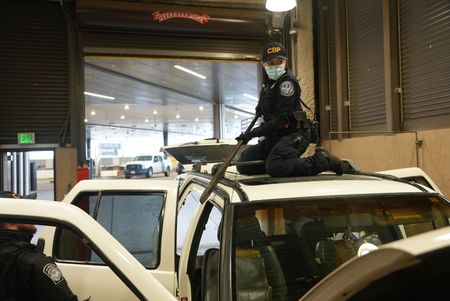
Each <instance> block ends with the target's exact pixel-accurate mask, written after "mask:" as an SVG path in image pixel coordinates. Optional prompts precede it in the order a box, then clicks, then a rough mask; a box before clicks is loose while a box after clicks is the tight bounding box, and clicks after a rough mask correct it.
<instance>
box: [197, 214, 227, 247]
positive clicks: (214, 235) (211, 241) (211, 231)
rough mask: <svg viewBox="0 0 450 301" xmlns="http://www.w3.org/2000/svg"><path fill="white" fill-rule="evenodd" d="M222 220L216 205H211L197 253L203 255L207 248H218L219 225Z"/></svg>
mask: <svg viewBox="0 0 450 301" xmlns="http://www.w3.org/2000/svg"><path fill="white" fill-rule="evenodd" d="M221 221H222V212H220V210H219V209H217V207H215V206H214V207H212V209H211V212H210V213H209V217H208V221H207V222H206V225H205V227H204V229H203V233H202V235H201V238H200V244H199V246H198V250H197V255H203V254H204V253H205V251H206V250H208V249H212V248H215V249H220V241H219V237H218V236H219V227H220V223H221Z"/></svg>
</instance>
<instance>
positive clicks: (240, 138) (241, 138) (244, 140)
mask: <svg viewBox="0 0 450 301" xmlns="http://www.w3.org/2000/svg"><path fill="white" fill-rule="evenodd" d="M251 133H252V132H247V133H241V134H240V135H239V136H237V137H236V140H237V141H242V143H244V144H247V143H248V142H249V141H250V140H252V138H253V136H252V134H251Z"/></svg>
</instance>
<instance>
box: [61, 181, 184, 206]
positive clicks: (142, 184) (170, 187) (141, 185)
mask: <svg viewBox="0 0 450 301" xmlns="http://www.w3.org/2000/svg"><path fill="white" fill-rule="evenodd" d="M99 190H115V191H119V190H124V191H127V190H141V191H167V192H168V193H170V194H173V195H174V198H176V193H177V182H176V181H172V180H159V179H134V180H133V181H130V180H127V179H111V180H97V179H95V180H83V181H80V182H78V183H77V184H76V185H75V186H74V187H72V189H71V190H70V191H69V193H68V194H67V195H66V196H65V197H64V199H63V202H66V203H70V202H71V201H73V199H74V198H75V197H76V195H77V194H79V193H80V192H82V191H99Z"/></svg>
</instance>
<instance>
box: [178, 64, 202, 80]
mask: <svg viewBox="0 0 450 301" xmlns="http://www.w3.org/2000/svg"><path fill="white" fill-rule="evenodd" d="M173 67H174V68H176V69H178V70H181V71H184V72H186V73H189V74H191V75H194V76H197V77H199V78H201V79H206V76H204V75H201V74H200V73H197V72H195V71H192V70H189V69H187V68H184V67H181V66H180V65H175V66H173Z"/></svg>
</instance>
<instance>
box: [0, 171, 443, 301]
mask: <svg viewBox="0 0 450 301" xmlns="http://www.w3.org/2000/svg"><path fill="white" fill-rule="evenodd" d="M415 171H417V170H415ZM412 173H413V171H410V174H409V175H411V174H412ZM211 177H212V176H211V175H210V174H209V173H205V172H204V170H200V171H197V172H188V173H186V174H183V175H181V176H179V177H178V179H177V181H172V180H158V179H155V180H153V181H150V182H149V181H145V180H136V181H132V182H129V181H126V180H87V181H82V182H80V183H78V184H77V185H76V186H75V187H74V188H73V189H72V190H71V191H70V192H69V193H68V194H67V196H66V197H65V199H64V200H63V203H65V204H55V203H53V204H52V203H51V202H47V203H45V202H37V201H36V202H35V204H38V205H39V206H41V207H40V208H41V210H38V209H36V208H34V207H33V206H31V205H30V206H28V207H25V206H22V207H23V208H21V210H22V211H18V210H16V209H15V208H11V207H12V206H11V204H10V203H7V204H5V203H4V202H3V201H1V200H0V221H1V220H4V219H11V218H14V217H18V218H20V220H21V221H23V219H24V215H25V217H27V218H29V219H30V220H31V221H33V222H35V221H39V220H40V219H39V218H38V217H39V216H42V217H43V222H42V223H43V224H45V225H47V226H46V227H45V229H44V230H43V231H42V234H41V238H43V239H44V240H45V247H44V251H45V253H46V254H48V255H49V256H52V257H53V258H55V260H56V262H57V264H58V266H59V267H60V268H61V270H62V271H63V273H64V275H65V277H66V278H67V281H68V283H69V285H70V287H71V288H72V290H73V291H74V292H75V293H76V294H77V295H78V296H79V298H80V299H83V298H87V297H89V296H91V297H92V300H94V301H106V300H108V301H110V300H117V301H120V300H127V301H128V300H158V301H159V300H172V299H173V298H172V297H176V298H177V299H178V300H180V301H212V300H217V301H218V300H227V301H228V300H230V301H244V300H245V301H247V300H264V301H268V300H273V301H291V300H298V299H299V298H301V297H302V296H303V295H304V294H305V293H306V292H307V291H309V290H310V289H311V288H312V287H313V286H314V285H315V284H316V283H317V282H319V281H320V280H321V279H322V278H324V277H325V276H326V275H328V274H329V273H330V272H332V271H333V270H334V269H336V268H337V267H338V266H340V265H341V264H343V263H344V262H346V261H347V260H349V259H351V258H353V257H354V256H356V255H357V254H358V251H360V248H361V246H362V245H363V244H364V243H367V242H370V243H371V244H373V245H376V246H379V245H381V244H386V243H389V242H392V241H396V240H399V239H403V238H407V237H410V236H413V235H416V234H419V233H422V232H426V231H430V230H433V229H436V228H442V227H445V226H448V225H449V218H450V203H449V201H448V200H447V199H445V198H444V197H443V196H442V195H440V194H439V193H437V192H435V191H434V190H432V189H430V188H428V187H425V186H424V185H421V184H417V183H414V182H409V181H405V180H402V179H400V178H396V177H393V176H389V175H382V174H369V173H362V172H356V171H354V172H351V173H348V174H344V175H342V176H337V175H335V174H333V173H322V174H320V175H318V176H314V177H292V178H271V177H269V176H266V175H260V176H252V177H248V176H244V175H239V174H236V173H232V172H227V173H226V174H225V176H224V178H223V179H222V180H221V181H220V182H219V184H218V185H217V187H216V188H215V189H214V191H213V192H212V193H211V195H210V196H209V198H208V199H207V200H206V201H205V202H204V203H200V201H199V200H200V196H201V194H202V192H203V191H204V190H205V187H207V186H208V183H209V181H210V180H211ZM5 202H6V201H5ZM15 202H17V203H19V201H17V200H16V201H15ZM23 202H27V203H29V204H32V202H33V201H23ZM43 203H45V204H43ZM67 204H72V205H73V206H76V207H78V208H79V209H76V208H75V209H76V210H75V209H73V206H69V205H67ZM49 206H53V207H54V208H49ZM27 208H28V209H27ZM27 210H28V211H29V212H27ZM48 211H51V212H48ZM75 211H76V212H77V213H76V215H75V216H73V215H74V213H73V212H75ZM81 211H84V212H85V213H86V214H85V215H86V217H83V218H81V216H82V215H83V214H82V212H81ZM87 215H89V216H90V217H88V216H87ZM94 220H95V221H97V223H98V224H97V223H95V222H94ZM100 225H101V226H103V227H100ZM94 228H100V229H94ZM105 230H106V231H105ZM106 232H109V234H108V233H106ZM112 237H114V238H112ZM116 240H117V241H118V242H119V243H120V244H119V243H118V242H117V241H116ZM122 246H123V247H122ZM128 252H129V253H130V254H131V255H130V254H129V253H128ZM143 274H145V275H143ZM155 279H156V281H155ZM156 290H157V291H156Z"/></svg>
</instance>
